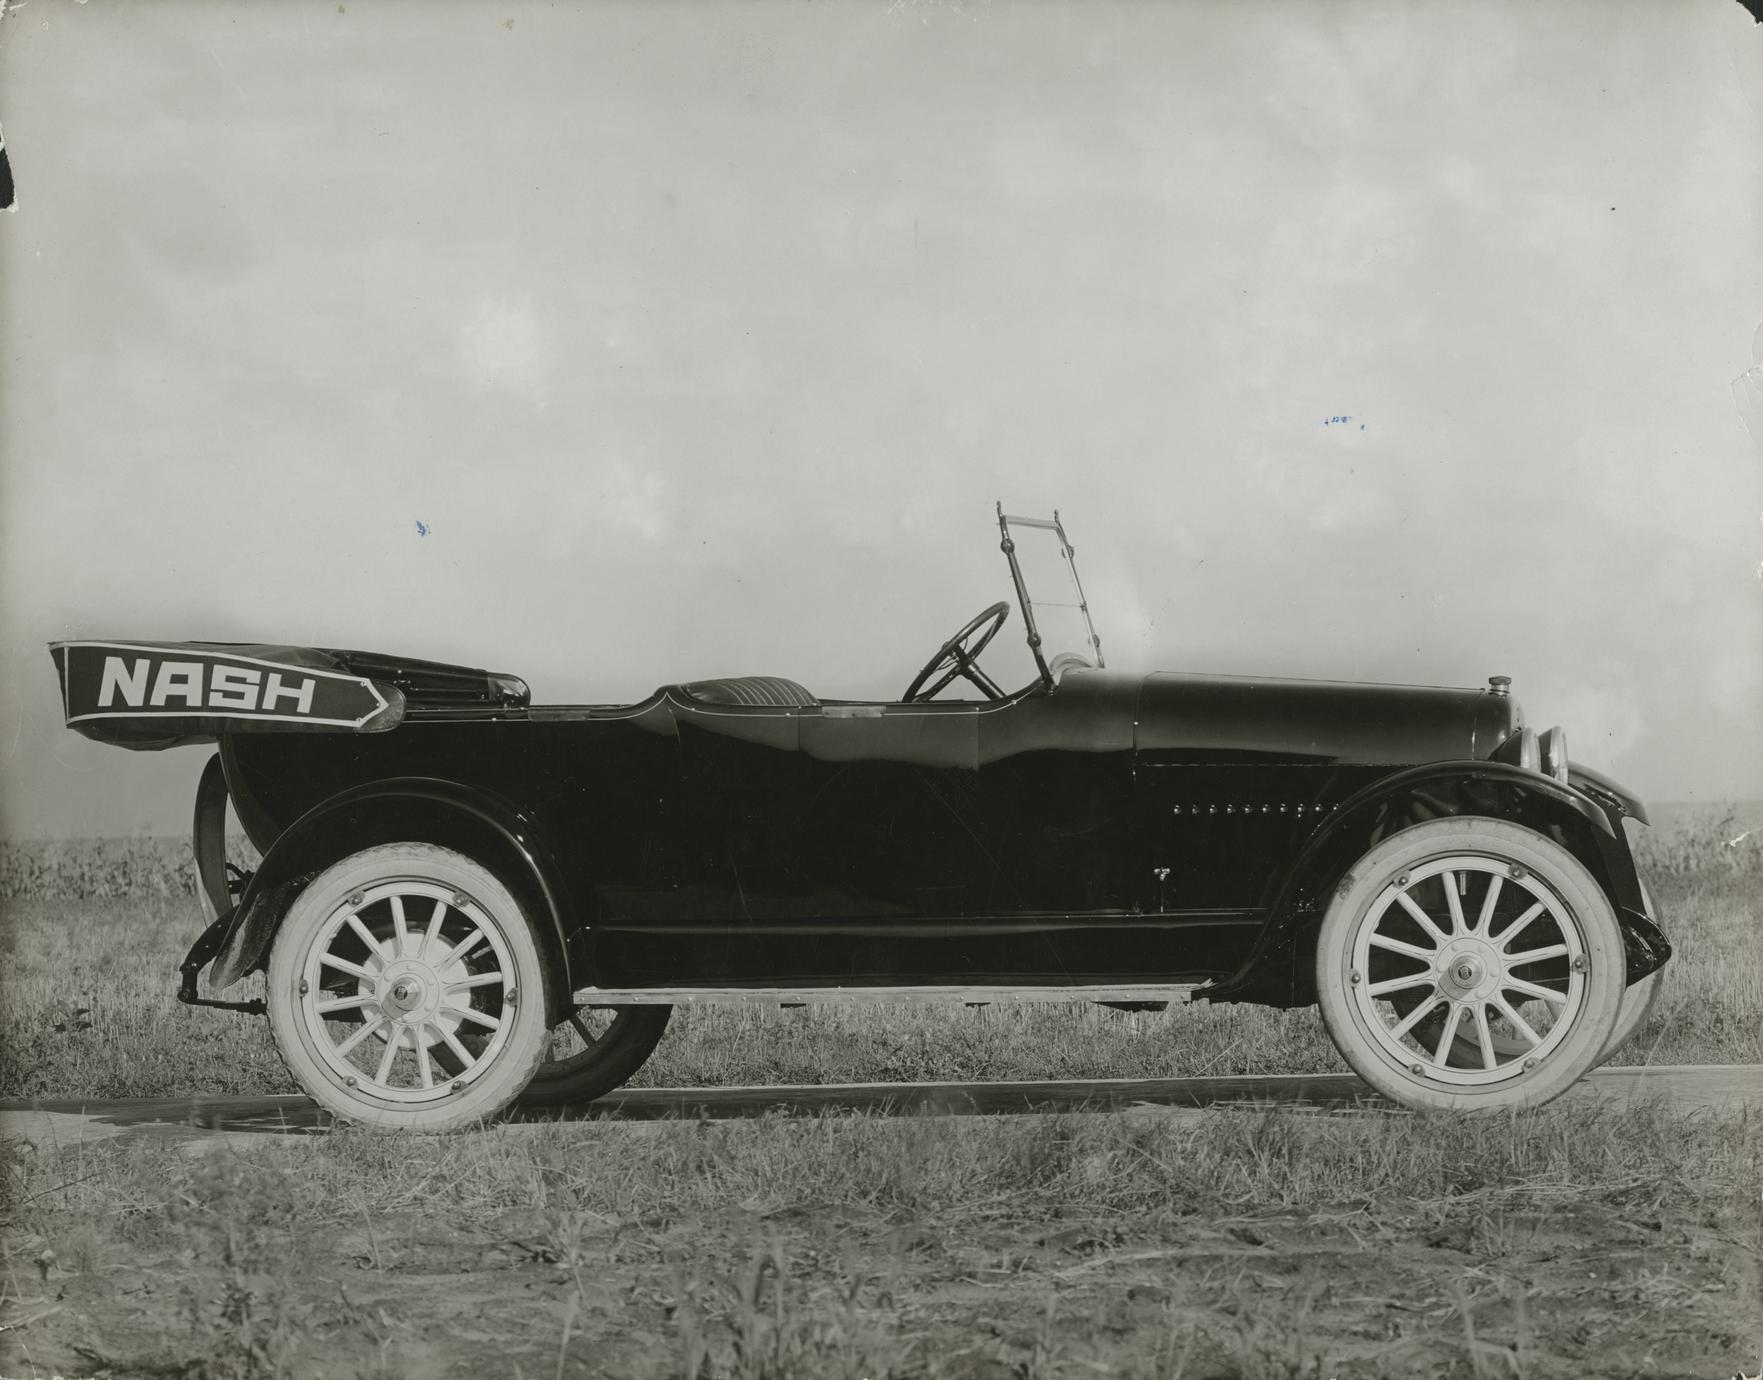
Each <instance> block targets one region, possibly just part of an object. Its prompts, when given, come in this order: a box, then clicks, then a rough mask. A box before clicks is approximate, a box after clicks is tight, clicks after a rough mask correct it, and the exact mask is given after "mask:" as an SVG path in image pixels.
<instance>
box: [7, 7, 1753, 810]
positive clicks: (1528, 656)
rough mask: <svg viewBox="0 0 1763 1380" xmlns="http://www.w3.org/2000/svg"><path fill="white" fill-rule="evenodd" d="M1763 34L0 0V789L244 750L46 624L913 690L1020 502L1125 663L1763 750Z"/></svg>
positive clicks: (1665, 742) (1741, 756)
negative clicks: (55, 645) (87, 674)
mask: <svg viewBox="0 0 1763 1380" xmlns="http://www.w3.org/2000/svg"><path fill="white" fill-rule="evenodd" d="M1760 35H1763V29H1759V28H1758V27H1757V26H1755V25H1754V24H1753V23H1752V22H1751V20H1750V18H1749V17H1748V16H1747V15H1746V14H1745V13H1744V11H1743V10H1741V9H1740V8H1739V7H1737V6H1736V5H1733V4H1729V3H1714V0H1705V2H1701V0H1699V2H1698V3H1689V4H1675V3H1659V4H1640V3H1617V4H1607V3H1601V2H1595V3H1586V4H1570V3H1564V4H1550V5H1547V6H1533V5H1528V4H1501V3H1491V4H1479V5H1474V6H1467V5H1460V4H1437V5H1426V4H1417V5H1394V4H1384V3H1359V2H1358V0H1343V2H1342V3H1334V4H1326V5H1302V4H1296V3H1246V4H1238V5H1225V4H1206V3H1190V4H1171V5H1153V4H1150V3H1110V2H1109V0H1101V2H1100V3H1093V4H1077V3H1052V0H1044V2H1042V3H1035V2H1033V0H1030V2H1029V3H1018V4H975V3H968V0H962V2H961V3H941V4H930V3H905V2H903V0H902V2H901V3H874V4H844V3H834V4H825V3H789V4H782V3H743V4H717V5H712V4H708V3H694V0H679V2H678V3H672V4H662V5H647V6H640V5H636V4H622V5H621V4H592V5H582V6H556V7H553V6H550V5H545V4H530V3H524V2H523V3H495V4H489V3H481V4H480V3H471V4H467V3H418V2H416V0H412V2H411V3H402V4H384V3H362V0H345V3H342V4H339V3H336V0H329V3H296V2H295V0H276V2H275V3H265V4H258V5H243V4H222V3H206V2H203V3H190V2H188V0H168V2H167V3H161V4H156V5H152V6H138V5H127V4H122V3H116V2H115V0H90V3H79V4H76V3H65V2H63V0H31V3H29V4H28V5H14V6H13V7H12V8H11V9H10V10H9V11H8V12H7V13H6V15H5V17H4V18H3V19H0V127H3V129H4V136H5V142H6V146H7V149H8V152H9V153H10V155H11V159H12V164H13V171H14V175H15V178H16V180H17V183H18V204H17V209H16V211H14V212H13V213H11V214H9V215H0V545H3V548H4V549H3V553H0V657H3V663H0V763H3V765H0V834H5V835H9V836H14V837H34V836H53V835H69V834H76V835H77V834H88V833H90V834H127V833H137V832H152V833H164V832H177V831H181V830H182V829H184V828H185V827H186V822H187V820H188V817H189V809H190V803H191V794H192V792H193V789H194V783H195V779H196V776H197V774H198V773H199V771H200V769H201V765H202V762H203V760H204V759H205V757H206V756H207V753H206V752H205V751H203V750H199V749H194V748H185V749H179V750H176V751H172V752H166V753H158V754H141V753H126V752H122V751H120V750H117V749H115V748H106V747H102V746H99V745H97V744H92V743H88V742H86V741H85V740H83V739H81V738H79V737H77V736H76V735H74V734H72V733H70V732H68V731H66V730H65V729H64V728H63V727H62V726H61V723H60V715H59V710H58V706H57V702H56V693H55V678H54V671H53V667H52V665H51V663H50V660H49V657H48V654H47V651H46V647H45V644H46V643H47V642H48V641H50V640H51V639H53V638H64V637H86V636H93V637H124V638H148V639H167V640H173V639H212V640H241V641H268V642H287V643H295V644H302V645H316V646H340V647H368V648H375V649H379V650H384V651H390V652H400V653H404V654H408V655H411V656H419V657H427V658H433V659H440V660H447V661H458V662H463V663H466V664H470V665H478V666H488V667H491V668H493V669H497V670H505V671H510V672H513V673H516V674H519V675H521V676H524V677H525V678H526V679H527V680H528V681H529V682H530V683H531V685H532V686H533V689H534V696H535V699H536V700H537V701H539V702H550V703H581V702H618V701H626V700H630V699H634V698H638V697H641V696H643V695H645V694H646V693H647V692H648V691H649V690H651V689H653V688H654V687H655V686H656V685H659V684H662V683H666V682H670V681H677V680H685V679H694V678H701V677H706V676H713V675H732V674H749V673H760V674H773V675H786V676H791V677H793V678H795V679H797V680H800V681H802V682H803V683H805V684H807V685H808V686H809V687H810V688H811V689H813V690H815V691H816V692H817V693H820V694H822V695H825V696H838V697H872V698H890V697H894V696H897V695H898V694H899V693H900V691H901V690H903V689H904V687H905V685H906V683H907V682H908V681H909V680H910V679H911V677H912V675H913V674H914V673H915V672H916V671H917V670H918V669H919V667H920V665H921V664H922V663H923V661H924V660H925V659H926V657H928V656H929V654H930V653H931V652H932V651H934V650H935V648H936V646H937V644H938V643H939V642H940V641H941V640H942V639H943V638H944V637H945V636H947V635H948V634H949V633H950V632H952V631H953V630H954V629H955V628H956V627H958V626H959V625H960V624H961V623H962V622H964V621H965V620H966V619H967V618H969V617H970V616H971V615H972V614H974V613H975V612H977V611H978V610H979V609H981V608H983V607H984V606H985V605H987V604H989V603H991V602H992V601H994V600H996V599H1000V598H1005V597H1006V596H1007V595H1008V593H1009V582H1008V574H1007V570H1006V567H1005V565H1004V563H1003V559H1002V557H1001V556H1000V554H999V552H998V550H997V530H996V526H995V524H994V521H993V504H994V502H995V501H997V500H999V499H1002V500H1004V502H1005V505H1006V507H1007V508H1008V509H1009V510H1010V511H1012V512H1016V513H1031V514H1041V515H1045V514H1046V513H1048V512H1050V511H1051V510H1052V509H1054V508H1057V509H1058V510H1059V511H1060V513H1061V515H1062V517H1063V518H1064V520H1065V522H1066V525H1067V528H1068V530H1069V532H1070V535H1071V538H1072V541H1073V543H1074V544H1075V546H1076V548H1077V552H1078V564H1079V568H1080V571H1081V573H1082V575H1083V579H1084V584H1085V587H1086V590H1087V592H1088V594H1089V596H1090V602H1091V606H1092V609H1093V610H1094V613H1095V618H1096V624H1097V629H1098V631H1099V632H1100V634H1101V636H1102V639H1103V646H1104V650H1105V652H1106V654H1107V657H1108V660H1109V664H1110V665H1111V666H1116V667H1121V668H1126V669H1140V670H1192V671H1223V672H1237V673H1244V674H1264V675H1296V676H1313V677H1319V678H1327V679H1365V680H1393V681H1410V682H1418V683H1428V684H1461V685H1471V686H1473V685H1480V684H1483V683H1484V682H1485V679H1486V677H1487V676H1489V675H1491V674H1495V673H1499V674H1505V675H1510V676H1512V677H1513V678H1514V682H1515V684H1514V691H1515V693H1516V695H1517V696H1518V697H1519V699H1520V700H1521V702H1522V703H1523V704H1524V706H1525V710H1526V715H1527V718H1528V720H1529V722H1531V723H1533V724H1535V725H1537V726H1538V727H1543V726H1546V725H1548V724H1552V723H1562V724H1564V725H1565V726H1566V728H1567V734H1568V739H1569V743H1570V745H1571V748H1572V751H1573V754H1574V756H1575V757H1576V758H1578V759H1580V760H1583V761H1585V762H1586V763H1588V764H1590V765H1593V766H1596V767H1598V768H1600V769H1602V770H1605V771H1608V772H1611V773H1613V774H1614V775H1616V776H1617V777H1618V778H1619V779H1621V780H1623V781H1624V782H1625V783H1626V784H1628V785H1629V786H1631V787H1632V788H1633V789H1635V790H1636V791H1638V792H1639V793H1640V794H1641V795H1642V796H1643V797H1646V798H1651V799H1655V800H1720V799H1732V798H1743V799H1753V798H1757V797H1760V796H1763V587H1760V583H1759V569H1760V563H1763V525H1760V517H1763V446H1760V444H1759V442H1760V441H1763V403H1760V400H1763V373H1754V374H1751V373H1748V371H1751V370H1753V368H1755V367H1756V366H1759V365H1763V330H1760V323H1763V37H1760ZM1336 418H1345V419H1347V420H1345V421H1335V420H1333V419H1336ZM1020 637H1021V625H1020V622H1019V620H1018V618H1017V617H1016V616H1013V617H1012V620H1011V622H1010V623H1009V624H1008V625H1007V626H1006V629H1005V631H1004V633H1002V634H1001V635H1000V638H999V641H998V643H997V644H996V646H997V650H996V652H995V653H993V654H990V655H991V656H992V657H995V659H996V664H997V667H998V678H999V679H1001V680H1004V681H1006V682H1007V683H1010V684H1016V683H1021V682H1023V681H1026V679H1027V678H1028V668H1029V663H1028V660H1027V656H1026V653H1025V652H1024V651H1023V649H1022V647H1021V645H1020Z"/></svg>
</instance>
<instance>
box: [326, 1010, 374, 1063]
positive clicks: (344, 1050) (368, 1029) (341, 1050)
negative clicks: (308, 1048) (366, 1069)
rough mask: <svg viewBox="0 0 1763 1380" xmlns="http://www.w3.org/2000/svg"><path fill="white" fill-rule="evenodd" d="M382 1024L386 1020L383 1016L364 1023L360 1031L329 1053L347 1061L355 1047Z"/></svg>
mask: <svg viewBox="0 0 1763 1380" xmlns="http://www.w3.org/2000/svg"><path fill="white" fill-rule="evenodd" d="M384 1024H386V1018H385V1017H384V1016H379V1017H376V1018H375V1019H374V1020H371V1021H366V1022H364V1023H363V1024H362V1027H361V1029H359V1030H357V1031H356V1032H355V1033H354V1034H353V1035H351V1036H350V1037H349V1038H348V1039H346V1040H344V1041H343V1043H342V1044H340V1045H337V1046H336V1047H335V1048H334V1049H332V1051H331V1053H333V1054H335V1055H336V1056H337V1057H338V1058H339V1059H347V1058H348V1057H349V1056H350V1055H351V1054H353V1053H354V1052H355V1047H356V1046H357V1045H359V1044H360V1043H361V1042H362V1041H363V1040H365V1039H366V1038H367V1037H368V1036H369V1035H371V1034H373V1033H374V1031H376V1030H378V1029H379V1028H380V1027H381V1026H382V1025H384Z"/></svg>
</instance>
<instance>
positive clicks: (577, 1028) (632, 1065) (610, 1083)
mask: <svg viewBox="0 0 1763 1380" xmlns="http://www.w3.org/2000/svg"><path fill="white" fill-rule="evenodd" d="M672 1014H673V1008H672V1007H671V1006H618V1007H607V1006H600V1007H590V1006H583V1007H576V1008H575V1009H573V1010H572V1011H571V1012H570V1013H569V1015H568V1016H567V1017H566V1018H565V1019H563V1020H562V1021H560V1022H558V1023H557V1024H556V1025H555V1026H553V1027H552V1028H551V1033H550V1036H549V1037H548V1043H547V1045H546V1051H545V1061H544V1062H543V1063H542V1064H540V1065H539V1071H538V1072H537V1073H535V1074H534V1075H533V1079H532V1082H530V1083H528V1084H527V1086H526V1091H525V1092H523V1093H522V1094H521V1095H520V1105H521V1106H523V1107H569V1106H574V1105H576V1104H578V1103H582V1102H592V1101H593V1100H594V1099H595V1098H596V1097H602V1096H604V1095H605V1094H607V1093H609V1092H611V1091H612V1090H613V1089H614V1088H616V1087H620V1086H621V1085H623V1084H624V1083H625V1082H626V1081H627V1080H628V1079H629V1078H630V1077H631V1075H632V1074H634V1073H635V1072H636V1071H637V1070H638V1069H640V1068H642V1067H643V1064H644V1063H645V1062H646V1061H647V1059H648V1058H649V1055H650V1054H651V1053H652V1052H653V1051H654V1049H655V1046H656V1045H657V1044H659V1043H660V1041H661V1036H662V1034H663V1033H664V1032H665V1031H666V1030H667V1020H668V1017H669V1016H671V1015H672Z"/></svg>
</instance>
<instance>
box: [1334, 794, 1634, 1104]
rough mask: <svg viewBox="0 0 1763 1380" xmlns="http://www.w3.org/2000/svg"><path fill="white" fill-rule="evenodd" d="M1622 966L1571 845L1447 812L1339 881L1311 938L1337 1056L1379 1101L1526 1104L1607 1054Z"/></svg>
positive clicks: (1616, 938) (1612, 932) (1611, 923)
mask: <svg viewBox="0 0 1763 1380" xmlns="http://www.w3.org/2000/svg"><path fill="white" fill-rule="evenodd" d="M1520 938H1522V940H1523V942H1522V944H1516V945H1515V941H1517V940H1519V939H1520ZM1625 962H1626V959H1625V954H1624V949H1623V943H1622V932H1621V930H1620V929H1619V928H1618V926H1617V923H1616V914H1615V911H1614V910H1613V909H1612V907H1611V905H1610V902H1609V900H1608V899H1607V898H1606V897H1605V895H1604V893H1603V890H1602V888H1600V887H1599V886H1598V884H1597V882H1596V881H1595V880H1594V879H1593V878H1592V876H1591V874H1590V873H1588V872H1587V871H1586V869H1585V868H1584V866H1583V865H1581V864H1580V862H1579V861H1578V860H1577V859H1576V858H1574V856H1573V855H1572V854H1571V853H1569V852H1568V851H1567V850H1566V849H1565V848H1562V847H1561V846H1560V845H1559V844H1557V843H1555V842H1554V841H1553V840H1551V839H1548V838H1545V837H1543V836H1542V835H1541V834H1538V833H1536V832H1535V831H1534V830H1531V829H1526V828H1524V827H1523V826H1521V825H1517V824H1512V823H1508V822H1507V821H1504V820H1495V819H1484V818H1481V817H1477V816H1471V817H1465V818H1457V819H1441V820H1434V821H1432V822H1430V823H1426V824H1420V825H1416V826H1415V827H1413V828H1411V829H1404V830H1402V831H1401V832H1400V833H1397V834H1393V835H1391V836H1390V837H1389V838H1387V839H1385V840H1384V841H1383V842H1381V843H1379V844H1378V845H1376V846H1375V847H1374V848H1372V849H1371V851H1370V852H1369V853H1367V854H1366V855H1365V856H1364V857H1363V858H1361V859H1360V860H1359V861H1358V862H1357V863H1355V864H1354V865H1353V867H1352V869H1351V871H1350V872H1349V873H1348V875H1347V876H1346V877H1345V878H1343V879H1342V881H1341V884H1340V886H1339V887H1338V888H1337V890H1336V893H1335V897H1334V900H1333V903H1332V904H1331V905H1330V906H1329V909H1328V914H1327V915H1326V916H1325V917H1324V918H1323V921H1322V928H1321V931H1320V933H1319V934H1318V936H1317V946H1316V985H1317V998H1318V1001H1319V1002H1320V1004H1321V1007H1322V1018H1323V1022H1324V1023H1325V1025H1326V1026H1327V1027H1328V1032H1329V1035H1330V1036H1331V1037H1332V1038H1333V1040H1334V1042H1335V1044H1336V1045H1337V1046H1338V1047H1339V1049H1340V1051H1341V1054H1342V1056H1343V1057H1344V1058H1345V1059H1346V1060H1347V1062H1348V1063H1349V1064H1351V1065H1352V1067H1353V1069H1354V1071H1355V1072H1356V1073H1358V1074H1359V1076H1360V1077H1361V1078H1363V1079H1364V1080H1365V1081H1366V1082H1367V1083H1369V1084H1370V1085H1371V1086H1372V1087H1373V1088H1375V1089H1376V1090H1377V1091H1378V1092H1380V1093H1383V1094H1384V1095H1385V1096H1386V1097H1390V1098H1393V1099H1395V1100H1396V1101H1398V1102H1401V1103H1404V1104H1406V1105H1408V1106H1411V1107H1432V1108H1442V1109H1454V1110H1490V1111H1491V1110H1504V1109H1508V1108H1514V1107H1534V1106H1538V1105H1540V1104H1541V1103H1544V1102H1547V1101H1548V1100H1550V1099H1551V1098H1553V1097H1557V1096H1559V1095H1560V1094H1561V1093H1563V1092H1565V1091H1566V1090H1567V1089H1568V1088H1569V1087H1571V1086H1572V1085H1573V1083H1575V1082H1576V1081H1578V1079H1579V1078H1580V1077H1581V1076H1582V1075H1584V1074H1585V1073H1586V1072H1587V1071H1588V1070H1590V1069H1592V1068H1593V1067H1595V1066H1596V1065H1597V1064H1598V1063H1599V1062H1600V1061H1601V1059H1602V1058H1603V1057H1605V1056H1604V1051H1605V1049H1606V1046H1608V1045H1609V1044H1610V1042H1611V1038H1612V1036H1613V1034H1614V1032H1615V1030H1616V1025H1617V1019H1618V1016H1619V1015H1620V1014H1621V1010H1622V1005H1623V992H1624V976H1625ZM1637 986H1638V984H1637ZM1643 1014H1644V1013H1643ZM1636 1023H1637V1024H1638V1021H1637V1022H1636ZM1459 1031H1461V1036H1460V1035H1459ZM1465 1040H1466V1041H1468V1042H1469V1044H1468V1046H1467V1048H1469V1049H1472V1050H1473V1056H1471V1057H1465V1048H1466V1046H1465V1045H1464V1043H1463V1042H1464V1041H1465Z"/></svg>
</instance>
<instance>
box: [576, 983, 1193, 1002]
mask: <svg viewBox="0 0 1763 1380" xmlns="http://www.w3.org/2000/svg"><path fill="white" fill-rule="evenodd" d="M1199 986H1200V984H1199V983H1197V982H1183V983H1165V984H1154V983H1141V984H1139V985H1137V986H1132V987H1123V986H1119V985H1116V984H1112V983H1109V984H1103V985H1100V986H1089V987H1051V986H1040V987H1005V986H969V985H961V986H948V987H584V988H581V989H580V990H579V991H577V992H576V994H575V999H576V1002H577V1003H578V1004H579V1005H581V1006H590V1007H592V1006H712V1005H716V1006H767V1005H778V1006H810V1005H813V1006H820V1005H824V1004H828V1003H843V1004H863V1003H870V1004H873V1003H880V1002H912V1003H939V1002H941V1003H954V1004H958V1005H959V1004H963V1003H964V1004H967V1005H970V1006H977V1005H984V1004H987V1003H991V1002H997V1003H1000V1004H1010V1003H1023V1002H1072V1001H1102V1002H1176V1003H1185V1002H1187V1001H1188V1000H1189V998H1190V997H1191V996H1192V995H1193V992H1194V989H1195V988H1197V987H1199Z"/></svg>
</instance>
